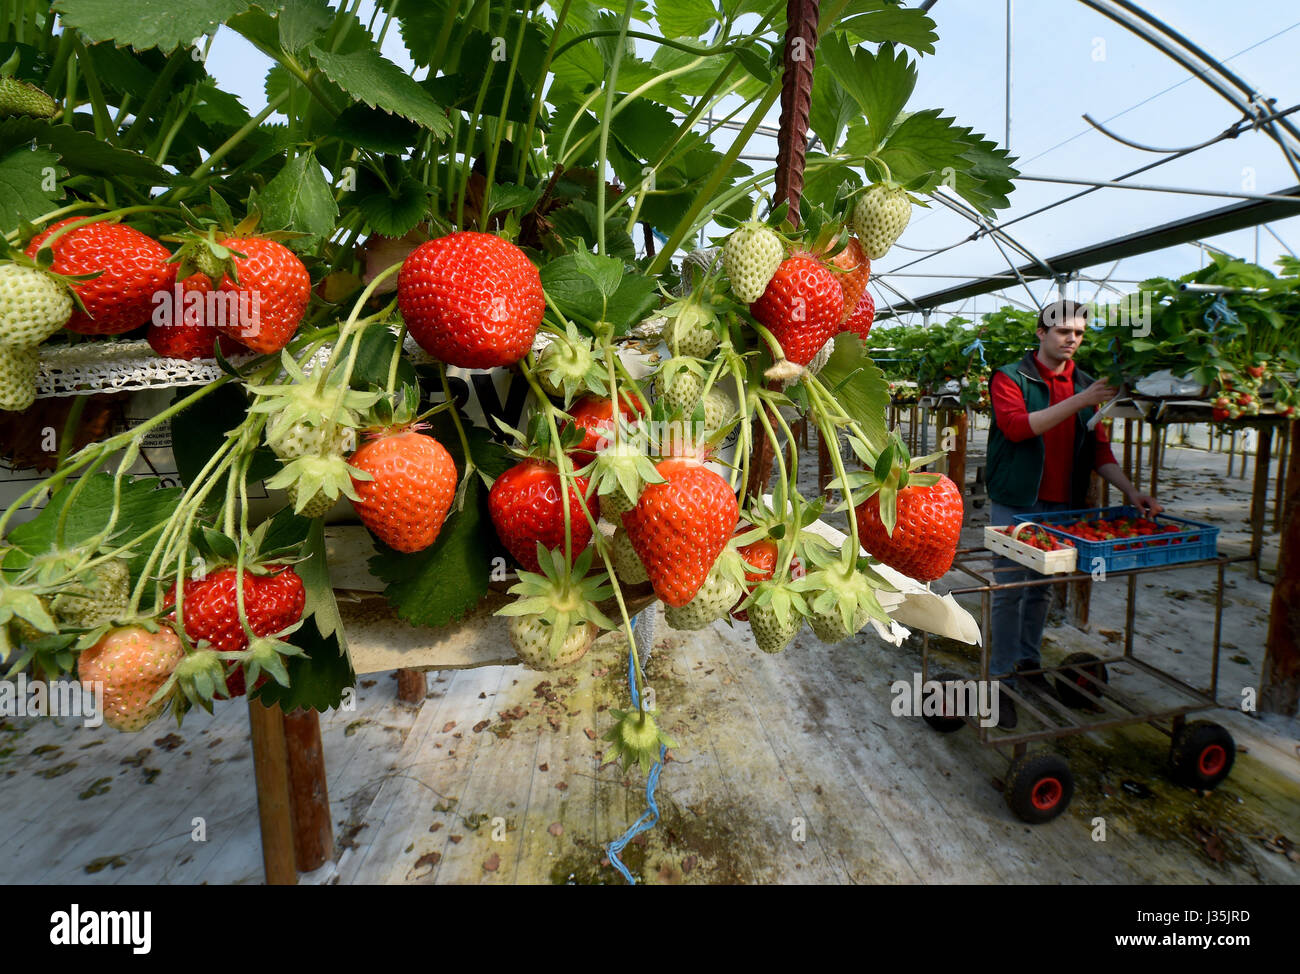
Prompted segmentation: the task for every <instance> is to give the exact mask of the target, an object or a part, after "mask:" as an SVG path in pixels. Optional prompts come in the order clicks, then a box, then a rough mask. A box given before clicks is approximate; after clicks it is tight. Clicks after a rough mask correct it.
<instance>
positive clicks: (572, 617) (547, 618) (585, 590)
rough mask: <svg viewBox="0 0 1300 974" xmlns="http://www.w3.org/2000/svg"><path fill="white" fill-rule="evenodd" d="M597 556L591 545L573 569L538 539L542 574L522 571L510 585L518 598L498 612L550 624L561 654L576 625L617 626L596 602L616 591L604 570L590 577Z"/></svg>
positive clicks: (552, 641)
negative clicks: (535, 618) (589, 573)
mask: <svg viewBox="0 0 1300 974" xmlns="http://www.w3.org/2000/svg"><path fill="white" fill-rule="evenodd" d="M594 555H595V548H594V547H591V546H589V547H588V548H587V549H586V550H585V551H584V552H583V553H582V554H581V555H579V556H578V558H577V559H576V560H575V561H574V563H573V569H572V571H570V570H569V568H568V566H567V565H566V564H565V560H564V552H563V550H561V549H560V548H556V549H555V550H554V551H548V550H547V549H546V548H545V547H544V546H543V545H542V544H541V543H540V542H538V545H537V561H538V566H539V567H540V568H541V569H542V574H540V575H539V574H536V573H535V572H520V573H519V581H518V582H516V583H515V584H514V585H512V586H511V587H510V594H511V595H513V596H515V597H516V598H515V601H513V602H511V603H509V604H507V605H504V606H502V607H501V608H500V609H498V610H497V615H501V616H537V617H539V619H540V620H541V622H542V623H543V624H544V625H547V626H550V640H549V649H550V651H551V652H552V653H559V651H560V649H561V647H562V646H563V645H564V640H565V638H566V637H567V636H568V634H569V633H570V632H571V631H572V630H573V629H574V628H575V627H577V626H580V625H584V624H585V623H588V622H591V623H595V624H596V625H597V626H599V627H600V628H601V629H616V628H618V627H617V625H616V624H615V623H614V621H613V620H611V619H610V618H609V616H607V615H605V613H603V612H601V611H600V609H599V608H597V603H599V602H603V601H604V600H605V599H608V598H611V597H612V596H613V594H614V590H613V588H612V587H610V585H609V576H608V575H607V574H605V573H604V572H597V573H596V574H594V575H592V576H590V577H587V573H588V571H590V569H591V560H592V557H593V556H594Z"/></svg>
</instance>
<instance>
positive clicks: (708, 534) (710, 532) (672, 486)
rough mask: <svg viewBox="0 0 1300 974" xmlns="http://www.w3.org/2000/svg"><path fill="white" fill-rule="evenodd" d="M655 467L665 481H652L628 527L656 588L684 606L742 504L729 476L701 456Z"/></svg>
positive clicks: (629, 517) (671, 602) (625, 517)
mask: <svg viewBox="0 0 1300 974" xmlns="http://www.w3.org/2000/svg"><path fill="white" fill-rule="evenodd" d="M655 469H656V470H658V472H659V475H660V476H661V477H663V478H664V482H663V483H659V484H648V485H647V486H646V488H645V490H644V491H643V492H642V493H641V499H640V500H639V501H638V502H637V505H636V507H634V508H632V510H630V511H628V512H627V513H626V514H624V515H623V527H624V528H625V529H626V530H627V535H628V538H629V539H630V540H631V542H632V549H633V550H634V551H635V552H636V553H637V557H638V558H640V559H641V563H642V564H643V565H645V570H646V574H647V575H649V576H650V584H651V585H653V586H654V590H655V594H656V595H658V596H659V598H661V599H663V601H664V602H665V603H667V604H668V605H671V606H675V607H678V608H680V607H681V606H683V605H685V604H686V603H687V602H689V601H690V600H691V599H693V598H694V597H695V593H696V592H698V591H699V589H700V586H701V585H703V584H704V580H705V579H706V578H707V577H708V575H709V570H710V569H711V568H712V567H713V563H714V562H715V561H717V559H718V555H719V554H721V553H722V549H723V548H725V547H726V546H727V541H728V540H730V538H731V535H732V533H733V532H734V531H735V529H736V521H737V520H738V519H739V517H740V510H739V508H738V507H737V505H736V495H735V494H734V493H732V490H731V487H730V486H729V485H728V484H727V482H726V481H725V480H723V479H722V478H721V477H719V476H718V475H717V474H716V473H714V472H713V471H712V470H709V469H708V468H707V467H705V466H704V465H703V464H701V463H699V462H698V461H695V460H689V459H671V460H664V461H661V462H660V463H659V465H658V466H657V467H656V468H655Z"/></svg>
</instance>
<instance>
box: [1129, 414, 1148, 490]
mask: <svg viewBox="0 0 1300 974" xmlns="http://www.w3.org/2000/svg"><path fill="white" fill-rule="evenodd" d="M1146 429H1147V424H1146V421H1145V420H1141V419H1139V420H1138V435H1137V455H1136V457H1135V458H1134V461H1133V476H1132V477H1130V478H1129V479H1130V480H1132V481H1133V483H1135V484H1140V483H1142V437H1143V436H1145V435H1146Z"/></svg>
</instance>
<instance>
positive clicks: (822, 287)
mask: <svg viewBox="0 0 1300 974" xmlns="http://www.w3.org/2000/svg"><path fill="white" fill-rule="evenodd" d="M749 310H750V312H751V313H752V314H753V316H754V317H755V318H757V319H758V320H759V321H760V322H762V323H763V324H764V325H766V326H767V329H768V330H769V331H770V332H771V333H772V335H773V337H774V338H776V340H777V341H778V342H780V343H781V348H782V350H783V351H784V352H785V357H786V358H787V359H789V360H790V361H791V362H794V363H795V364H796V365H807V364H808V363H809V362H811V361H812V360H813V356H814V355H816V354H817V353H818V352H819V351H821V348H822V346H823V345H825V344H826V342H827V341H829V340H830V339H831V338H833V337H835V334H836V333H837V332H838V331H839V330H840V318H841V315H842V314H843V311H844V289H843V288H842V287H840V282H839V280H838V278H837V275H836V274H835V273H834V272H833V271H829V270H827V269H826V267H825V265H823V264H822V262H821V261H819V260H817V259H816V258H815V257H813V256H812V255H811V254H794V255H792V256H790V257H787V258H786V259H785V260H784V261H782V262H781V266H780V267H778V268H777V269H776V274H775V275H773V277H772V280H771V281H770V282H769V283H768V285H767V290H766V291H764V292H763V296H762V297H761V298H759V299H758V300H757V301H755V302H754V303H753V304H751V305H750V306H749Z"/></svg>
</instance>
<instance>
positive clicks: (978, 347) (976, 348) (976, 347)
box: [961, 338, 988, 368]
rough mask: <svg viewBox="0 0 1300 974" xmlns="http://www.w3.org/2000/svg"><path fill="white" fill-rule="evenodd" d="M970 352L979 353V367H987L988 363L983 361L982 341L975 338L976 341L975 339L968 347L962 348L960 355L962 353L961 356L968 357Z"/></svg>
mask: <svg viewBox="0 0 1300 974" xmlns="http://www.w3.org/2000/svg"><path fill="white" fill-rule="evenodd" d="M971 352H979V353H980V365H982V366H984V367H985V368H987V367H988V363H987V362H985V361H984V341H983V339H980V338H977V339H975V340H974V341H973V342H971V343H970V344H969V345H967V346H966V347H965V348H963V349H962V350H961V353H962V354H963V355H969V354H970V353H971Z"/></svg>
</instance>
